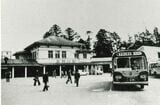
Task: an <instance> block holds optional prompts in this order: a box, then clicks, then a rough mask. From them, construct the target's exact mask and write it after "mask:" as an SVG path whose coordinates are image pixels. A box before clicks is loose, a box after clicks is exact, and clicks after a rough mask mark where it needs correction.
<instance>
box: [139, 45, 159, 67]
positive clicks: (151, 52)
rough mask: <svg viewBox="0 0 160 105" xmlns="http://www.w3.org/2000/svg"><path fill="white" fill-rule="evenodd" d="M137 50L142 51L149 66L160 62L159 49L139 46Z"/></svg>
mask: <svg viewBox="0 0 160 105" xmlns="http://www.w3.org/2000/svg"><path fill="white" fill-rule="evenodd" d="M137 50H138V51H143V52H144V53H145V54H146V57H147V60H148V63H149V64H151V63H158V62H160V47H155V46H141V47H139V48H138V49H137Z"/></svg>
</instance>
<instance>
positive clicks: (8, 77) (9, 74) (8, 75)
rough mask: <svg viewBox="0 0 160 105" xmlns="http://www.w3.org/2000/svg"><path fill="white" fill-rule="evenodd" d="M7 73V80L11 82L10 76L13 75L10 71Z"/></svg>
mask: <svg viewBox="0 0 160 105" xmlns="http://www.w3.org/2000/svg"><path fill="white" fill-rule="evenodd" d="M5 75H6V82H10V76H11V73H10V71H7V72H6V73H5Z"/></svg>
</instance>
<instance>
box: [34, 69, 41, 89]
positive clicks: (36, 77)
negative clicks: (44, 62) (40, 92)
mask: <svg viewBox="0 0 160 105" xmlns="http://www.w3.org/2000/svg"><path fill="white" fill-rule="evenodd" d="M33 80H34V86H36V84H37V82H38V85H41V83H40V81H39V73H38V70H36V72H35V76H34V79H33Z"/></svg>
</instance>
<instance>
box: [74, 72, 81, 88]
mask: <svg viewBox="0 0 160 105" xmlns="http://www.w3.org/2000/svg"><path fill="white" fill-rule="evenodd" d="M79 78H80V73H79V72H78V70H76V72H75V74H74V79H75V83H76V86H77V87H78V86H79Z"/></svg>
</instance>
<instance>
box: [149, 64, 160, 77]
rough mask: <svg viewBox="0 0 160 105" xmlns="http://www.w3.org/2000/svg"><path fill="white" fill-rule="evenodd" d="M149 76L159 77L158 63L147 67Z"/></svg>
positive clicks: (159, 67)
mask: <svg viewBox="0 0 160 105" xmlns="http://www.w3.org/2000/svg"><path fill="white" fill-rule="evenodd" d="M149 70H150V74H151V75H154V76H159V75H160V63H151V64H150V65H149Z"/></svg>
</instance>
